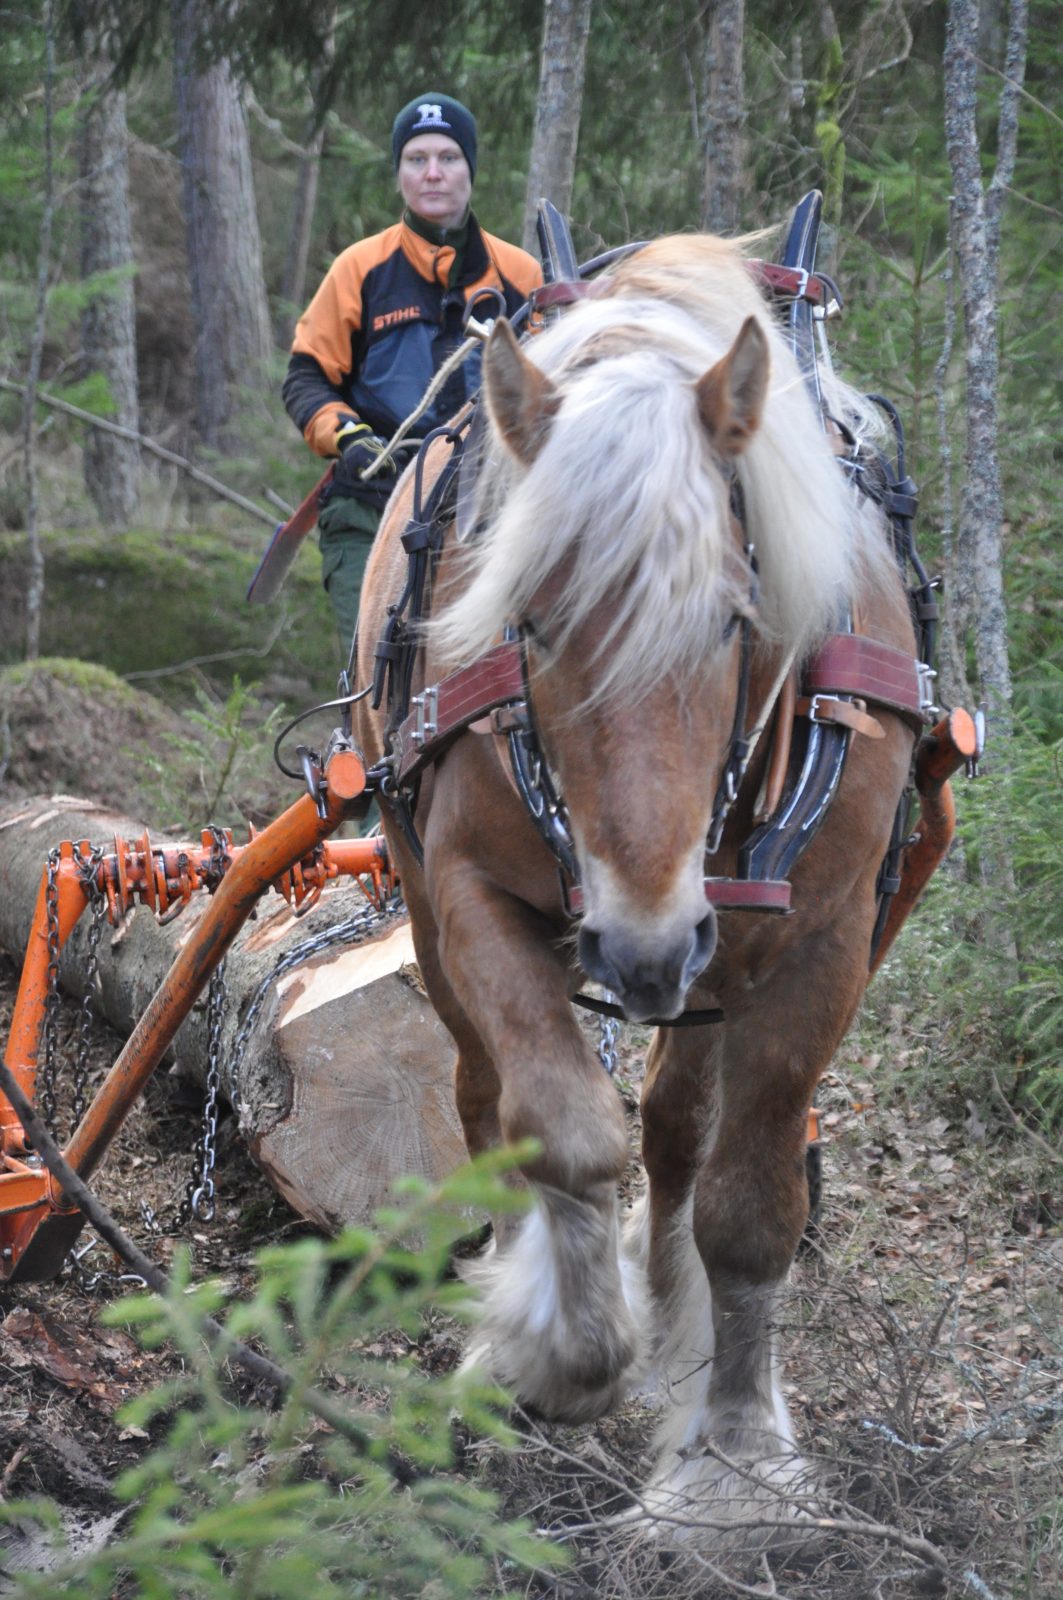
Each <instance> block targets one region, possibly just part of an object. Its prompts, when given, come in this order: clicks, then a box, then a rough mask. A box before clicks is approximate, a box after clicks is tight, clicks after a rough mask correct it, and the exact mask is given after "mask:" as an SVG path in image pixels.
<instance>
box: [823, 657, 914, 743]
mask: <svg viewBox="0 0 1063 1600" xmlns="http://www.w3.org/2000/svg"><path fill="white" fill-rule="evenodd" d="M803 687H804V689H805V692H806V693H807V694H809V695H816V694H854V695H858V696H859V698H860V699H861V700H867V701H870V702H871V703H872V704H873V705H879V706H885V707H886V708H887V709H888V710H890V711H896V712H897V713H898V714H899V715H900V716H902V717H904V718H905V719H906V720H907V721H910V722H911V723H912V724H913V725H914V726H915V728H916V730H917V731H918V732H922V729H923V727H924V726H925V724H926V722H927V720H928V718H927V714H926V709H925V707H924V700H923V691H922V683H921V681H920V676H919V668H918V664H917V662H916V661H915V659H914V657H913V656H910V655H907V654H906V653H905V652H904V651H903V650H897V649H895V648H894V646H893V645H890V644H880V643H879V641H878V640H877V639H866V638H865V637H864V636H863V634H859V633H832V634H831V635H830V637H829V638H828V639H826V640H824V642H823V644H822V646H821V647H820V649H819V650H818V651H817V653H816V654H815V655H814V656H813V657H812V660H811V661H810V662H809V663H808V665H807V667H806V668H805V672H804V682H803Z"/></svg>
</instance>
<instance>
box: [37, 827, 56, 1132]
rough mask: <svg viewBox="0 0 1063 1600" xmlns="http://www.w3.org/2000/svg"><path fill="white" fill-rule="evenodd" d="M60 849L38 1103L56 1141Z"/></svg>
mask: <svg viewBox="0 0 1063 1600" xmlns="http://www.w3.org/2000/svg"><path fill="white" fill-rule="evenodd" d="M58 878H59V849H58V846H57V847H56V848H55V849H53V850H49V852H48V867H47V879H46V882H45V890H44V905H45V915H46V918H47V923H48V993H47V995H46V996H45V1000H44V1027H43V1029H42V1030H41V1051H40V1057H39V1060H38V1068H37V1096H36V1098H37V1103H38V1105H39V1107H40V1112H41V1116H42V1117H43V1118H44V1125H45V1127H46V1128H47V1129H48V1132H49V1133H50V1134H51V1135H52V1136H53V1138H54V1137H55V1131H56V1128H55V1121H56V1105H55V1052H56V1041H57V1038H58V1033H59V882H58Z"/></svg>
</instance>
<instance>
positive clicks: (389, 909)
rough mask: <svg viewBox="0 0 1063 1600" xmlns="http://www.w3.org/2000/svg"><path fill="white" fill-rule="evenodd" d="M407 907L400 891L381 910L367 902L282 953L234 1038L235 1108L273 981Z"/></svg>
mask: <svg viewBox="0 0 1063 1600" xmlns="http://www.w3.org/2000/svg"><path fill="white" fill-rule="evenodd" d="M405 909H406V908H405V906H404V904H403V902H402V899H401V898H400V897H399V896H398V895H395V896H394V898H393V899H391V900H389V901H387V902H386V903H385V904H384V905H383V906H382V907H381V908H380V910H377V908H376V906H373V905H368V906H366V907H365V908H364V909H363V910H362V911H356V912H355V913H354V915H353V916H350V917H348V918H347V920H346V921H345V922H337V923H336V924H335V926H334V927H331V928H322V929H321V931H320V933H314V934H311V935H310V937H309V938H308V939H304V940H303V942H302V943H301V944H298V945H294V946H293V947H292V949H291V950H288V951H286V952H285V954H284V955H283V956H281V958H280V960H279V961H278V962H277V964H276V966H275V967H273V968H272V969H271V970H270V971H269V972H267V973H266V976H265V977H264V978H263V979H262V981H261V983H260V984H259V986H258V988H257V989H256V990H255V992H254V995H253V996H252V998H251V1004H250V1005H249V1006H248V1008H247V1011H246V1013H245V1015H244V1020H243V1022H242V1023H241V1024H240V1028H239V1031H238V1032H237V1035H236V1037H235V1039H234V1040H233V1047H232V1053H231V1055H230V1057H229V1081H230V1088H231V1092H232V1106H233V1110H234V1111H236V1112H239V1110H240V1098H239V1095H238V1094H237V1093H236V1088H235V1081H234V1080H235V1078H236V1074H237V1071H238V1069H239V1066H240V1063H241V1061H242V1060H243V1057H244V1051H245V1050H246V1048H247V1041H248V1039H249V1038H250V1037H251V1030H252V1029H253V1027H254V1026H255V1023H256V1022H257V1021H258V1018H259V1014H260V1013H261V1011H262V1007H263V1006H264V1005H265V1003H266V997H267V995H268V994H269V991H270V989H271V988H272V987H273V985H274V984H275V983H276V982H277V981H278V980H279V979H280V978H283V976H284V974H285V973H286V972H289V971H290V970H291V968H292V967H297V966H298V965H299V963H300V962H302V961H306V960H308V958H309V957H310V956H314V955H318V954H319V953H320V952H321V951H322V950H328V949H329V948H330V947H331V946H332V945H334V944H358V943H360V942H361V940H362V939H365V938H367V937H368V936H369V934H370V933H372V931H373V929H374V928H378V927H380V926H381V924H382V923H384V922H386V921H387V919H388V918H389V917H394V916H399V915H401V913H402V912H403V911H404V910H405Z"/></svg>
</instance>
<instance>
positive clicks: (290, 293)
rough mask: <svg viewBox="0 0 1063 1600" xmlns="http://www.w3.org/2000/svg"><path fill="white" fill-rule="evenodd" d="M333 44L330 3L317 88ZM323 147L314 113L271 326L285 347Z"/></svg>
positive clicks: (302, 292)
mask: <svg viewBox="0 0 1063 1600" xmlns="http://www.w3.org/2000/svg"><path fill="white" fill-rule="evenodd" d="M335 46H336V7H335V5H330V6H329V26H328V32H327V34H326V36H325V48H324V54H323V60H322V70H321V72H319V73H318V74H317V83H316V85H315V89H319V88H320V81H321V78H322V77H323V76H324V73H325V70H326V69H327V67H328V64H329V63H330V62H331V60H332V58H333V55H334V54H335ZM324 150H325V124H324V121H323V119H322V118H321V117H319V116H316V115H315V116H314V117H313V119H312V121H311V125H310V127H309V128H308V129H307V133H306V139H305V141H304V148H303V154H302V156H301V157H300V158H299V171H298V173H297V175H296V180H295V198H294V200H293V202H292V220H291V225H290V228H289V231H288V256H287V260H286V261H285V264H284V282H283V284H282V286H281V304H280V308H279V311H278V315H277V322H276V327H275V330H274V331H275V333H276V338H277V343H278V344H279V345H280V346H281V347H282V348H283V349H287V348H288V346H289V345H290V344H291V341H292V316H291V313H292V310H293V309H294V310H295V311H296V313H297V314H298V312H300V311H301V310H302V308H303V305H304V303H305V299H306V267H307V261H308V260H309V257H310V238H311V234H312V232H313V227H314V211H315V209H316V207H317V189H318V182H319V180H320V177H321V157H322V155H323V154H324Z"/></svg>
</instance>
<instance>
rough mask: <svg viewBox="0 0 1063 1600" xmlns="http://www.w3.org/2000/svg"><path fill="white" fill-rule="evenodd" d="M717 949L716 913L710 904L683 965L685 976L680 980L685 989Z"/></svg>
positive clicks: (698, 926)
mask: <svg viewBox="0 0 1063 1600" xmlns="http://www.w3.org/2000/svg"><path fill="white" fill-rule="evenodd" d="M715 950H716V913H715V911H714V910H713V909H712V907H711V906H710V907H709V909H708V911H706V913H705V915H704V916H703V917H702V919H701V921H700V922H699V923H698V925H697V927H696V928H695V929H694V939H693V943H692V944H691V947H690V954H689V955H688V956H687V958H686V962H685V963H684V966H683V976H682V979H681V980H680V981H681V983H682V985H683V987H684V989H685V988H686V987H687V986H688V985H689V984H691V983H693V982H694V979H695V978H696V977H697V976H698V974H699V973H701V972H704V971H705V968H706V967H707V966H708V964H709V962H710V961H711V960H712V957H713V954H714V953H715Z"/></svg>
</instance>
